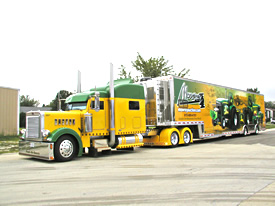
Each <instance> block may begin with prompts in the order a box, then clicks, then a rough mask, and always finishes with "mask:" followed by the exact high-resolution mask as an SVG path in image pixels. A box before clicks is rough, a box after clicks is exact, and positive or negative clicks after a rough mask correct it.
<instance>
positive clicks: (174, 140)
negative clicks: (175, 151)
mask: <svg viewBox="0 0 275 206" xmlns="http://www.w3.org/2000/svg"><path fill="white" fill-rule="evenodd" d="M178 143H179V135H178V134H177V133H176V132H173V133H172V134H171V144H172V145H173V146H176V145H177V144H178Z"/></svg>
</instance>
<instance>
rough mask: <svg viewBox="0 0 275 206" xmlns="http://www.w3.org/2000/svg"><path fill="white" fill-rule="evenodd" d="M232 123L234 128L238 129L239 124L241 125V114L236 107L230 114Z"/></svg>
mask: <svg viewBox="0 0 275 206" xmlns="http://www.w3.org/2000/svg"><path fill="white" fill-rule="evenodd" d="M230 125H231V128H232V129H237V128H238V125H239V116H238V113H237V111H236V108H235V107H234V108H233V109H232V111H231V115H230Z"/></svg>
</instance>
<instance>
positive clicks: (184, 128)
mask: <svg viewBox="0 0 275 206" xmlns="http://www.w3.org/2000/svg"><path fill="white" fill-rule="evenodd" d="M186 131H188V132H189V134H190V138H191V139H190V143H192V142H193V133H192V131H191V129H189V127H183V128H180V129H179V134H180V141H179V144H185V142H184V133H185V132H186Z"/></svg>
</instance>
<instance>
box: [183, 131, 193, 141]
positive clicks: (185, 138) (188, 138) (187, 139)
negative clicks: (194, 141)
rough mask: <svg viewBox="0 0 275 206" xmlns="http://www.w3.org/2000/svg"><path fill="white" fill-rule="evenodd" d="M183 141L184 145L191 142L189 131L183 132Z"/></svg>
mask: <svg viewBox="0 0 275 206" xmlns="http://www.w3.org/2000/svg"><path fill="white" fill-rule="evenodd" d="M183 141H184V144H185V145H189V144H190V142H191V134H190V132H189V131H187V130H186V131H185V132H184V134H183Z"/></svg>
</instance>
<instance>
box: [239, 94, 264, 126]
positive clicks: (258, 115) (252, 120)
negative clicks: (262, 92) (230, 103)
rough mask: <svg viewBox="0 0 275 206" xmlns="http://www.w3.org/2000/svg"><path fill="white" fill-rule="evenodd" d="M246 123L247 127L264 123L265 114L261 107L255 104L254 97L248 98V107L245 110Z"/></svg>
mask: <svg viewBox="0 0 275 206" xmlns="http://www.w3.org/2000/svg"><path fill="white" fill-rule="evenodd" d="M243 115H244V122H245V124H246V125H250V124H253V125H256V124H259V123H262V122H263V113H262V112H261V106H260V105H258V104H254V103H253V101H252V97H251V96H249V97H248V104H247V107H246V108H244V109H243Z"/></svg>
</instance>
